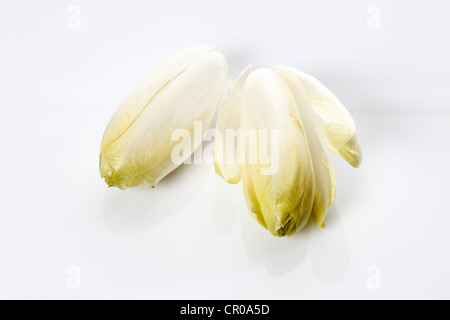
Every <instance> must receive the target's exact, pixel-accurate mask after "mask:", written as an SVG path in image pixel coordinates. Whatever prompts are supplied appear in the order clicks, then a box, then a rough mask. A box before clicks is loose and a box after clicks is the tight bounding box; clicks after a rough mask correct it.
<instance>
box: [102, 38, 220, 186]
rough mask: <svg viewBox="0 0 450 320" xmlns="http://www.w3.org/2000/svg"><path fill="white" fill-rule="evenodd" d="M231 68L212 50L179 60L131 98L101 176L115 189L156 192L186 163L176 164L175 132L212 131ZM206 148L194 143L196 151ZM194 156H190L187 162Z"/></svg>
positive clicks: (111, 134) (113, 131)
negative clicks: (199, 126)
mask: <svg viewBox="0 0 450 320" xmlns="http://www.w3.org/2000/svg"><path fill="white" fill-rule="evenodd" d="M226 69H227V67H226V62H225V59H224V57H223V55H222V54H220V53H218V52H216V51H215V49H214V48H213V47H211V46H196V47H192V48H189V49H186V50H184V51H182V52H179V53H177V54H174V55H172V56H170V57H169V58H167V59H166V60H165V61H163V62H162V63H161V64H159V65H158V66H157V67H155V68H154V69H153V70H152V71H151V72H150V73H149V74H148V75H147V76H146V77H145V78H144V79H143V80H142V81H141V82H140V83H139V84H138V85H137V86H136V87H135V88H134V89H133V90H132V91H131V92H130V93H129V94H128V96H127V97H126V98H125V100H124V101H123V102H122V104H121V105H120V106H119V108H118V110H117V111H116V112H115V114H114V115H113V117H112V119H111V121H110V122H109V124H108V126H107V128H106V130H105V133H104V136H103V141H102V143H101V151H100V174H101V177H102V178H104V179H105V181H106V183H107V184H108V185H109V186H116V187H119V188H120V189H125V188H129V187H133V186H137V185H148V186H155V185H156V184H157V183H158V181H160V180H161V179H162V178H164V177H165V176H166V175H167V174H169V173H170V172H171V171H173V170H174V169H175V168H176V167H177V166H178V165H179V164H180V163H174V161H172V158H171V152H172V148H173V147H174V146H175V145H176V144H178V143H179V142H178V141H172V139H171V135H172V133H173V132H174V130H177V129H184V130H188V131H189V132H193V130H194V121H201V124H202V128H204V129H203V133H204V132H205V131H206V130H207V129H208V128H209V127H210V126H211V123H212V120H213V118H214V115H215V113H216V111H217V107H218V105H219V103H220V100H221V98H222V95H223V92H224V89H225V82H226ZM200 143H201V141H194V142H193V148H192V150H195V148H196V147H197V146H198V145H199V144H200ZM189 156H190V155H189V154H188V155H186V158H187V157H189Z"/></svg>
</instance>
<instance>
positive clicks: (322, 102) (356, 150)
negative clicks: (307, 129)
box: [277, 66, 362, 167]
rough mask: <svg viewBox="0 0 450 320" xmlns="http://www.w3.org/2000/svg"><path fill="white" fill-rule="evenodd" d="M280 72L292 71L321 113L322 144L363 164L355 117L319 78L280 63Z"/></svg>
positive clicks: (334, 152)
mask: <svg viewBox="0 0 450 320" xmlns="http://www.w3.org/2000/svg"><path fill="white" fill-rule="evenodd" d="M277 69H278V70H279V71H280V72H281V71H286V72H291V73H292V74H293V75H295V76H296V77H297V78H298V79H299V81H300V82H301V84H302V86H303V88H304V90H305V92H306V95H307V96H308V99H309V101H310V103H311V105H312V107H313V109H314V111H315V112H316V113H317V114H318V115H319V116H320V118H321V120H322V123H321V124H320V123H317V124H316V125H318V126H319V127H320V129H319V131H320V135H321V139H322V141H323V143H324V144H325V145H326V146H327V148H328V149H329V150H330V152H332V153H333V154H335V155H338V156H341V157H342V158H344V159H345V160H346V161H347V162H348V163H350V164H351V165H352V166H353V167H358V166H359V165H360V163H361V157H362V154H361V146H360V145H359V141H358V136H357V134H356V128H355V123H354V121H353V118H352V116H351V115H350V113H349V112H348V110H347V109H346V108H345V107H344V105H343V104H342V103H341V102H340V101H339V99H338V98H337V97H336V96H335V95H334V94H333V93H332V92H331V91H330V90H329V89H328V88H327V87H325V86H324V85H323V84H322V83H321V82H320V81H319V80H317V79H316V78H314V77H312V76H311V75H309V74H306V73H304V72H302V71H300V70H297V69H295V68H291V67H286V66H278V67H277Z"/></svg>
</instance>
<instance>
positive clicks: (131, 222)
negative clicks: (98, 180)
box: [104, 164, 211, 234]
mask: <svg viewBox="0 0 450 320" xmlns="http://www.w3.org/2000/svg"><path fill="white" fill-rule="evenodd" d="M210 170H211V168H210V167H208V166H202V165H186V164H182V165H181V166H180V167H178V168H177V169H176V170H174V171H173V172H171V173H170V174H169V175H168V176H166V177H165V178H164V179H163V180H161V182H159V183H158V184H157V185H156V186H155V188H153V189H152V188H150V187H135V188H130V189H126V190H119V189H118V188H108V190H107V191H106V194H105V200H104V204H105V205H104V217H105V223H106V226H107V228H108V230H109V231H110V232H111V233H113V234H125V233H133V232H138V231H142V230H145V229H148V228H151V227H152V226H154V225H157V224H159V223H161V222H163V221H165V220H167V219H168V218H169V217H171V216H173V215H174V214H176V213H177V212H179V211H180V210H181V209H183V208H184V207H185V206H186V205H187V204H188V203H189V202H190V201H191V199H192V198H193V197H194V196H195V194H196V193H197V192H198V190H200V188H201V187H202V186H203V184H204V183H205V182H206V181H207V179H208V176H209V175H210V174H211V172H210Z"/></svg>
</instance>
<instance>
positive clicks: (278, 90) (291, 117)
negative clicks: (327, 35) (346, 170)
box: [214, 67, 361, 236]
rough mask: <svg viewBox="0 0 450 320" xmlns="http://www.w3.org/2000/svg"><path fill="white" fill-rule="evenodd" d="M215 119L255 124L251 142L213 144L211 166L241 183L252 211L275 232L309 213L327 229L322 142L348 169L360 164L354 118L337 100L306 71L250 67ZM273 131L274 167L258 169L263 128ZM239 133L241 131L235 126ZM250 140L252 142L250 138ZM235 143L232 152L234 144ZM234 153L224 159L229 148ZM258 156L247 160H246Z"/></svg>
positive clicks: (328, 170) (328, 169)
mask: <svg viewBox="0 0 450 320" xmlns="http://www.w3.org/2000/svg"><path fill="white" fill-rule="evenodd" d="M228 91H229V92H228V96H227V98H226V99H225V101H224V103H223V105H222V107H221V109H220V111H219V116H218V120H217V130H219V131H221V132H226V131H227V130H230V129H234V130H237V129H240V130H244V132H248V131H249V130H253V131H254V132H255V135H256V136H257V140H254V141H253V142H251V141H247V140H243V139H241V140H240V141H241V145H240V146H239V148H240V149H239V150H238V149H237V148H236V146H235V145H230V144H229V143H227V142H229V141H223V142H222V143H216V145H215V159H214V161H215V169H216V172H217V173H218V174H219V175H220V176H222V177H223V178H224V179H225V180H226V181H227V182H229V183H237V182H239V181H240V180H241V178H242V182H243V189H244V195H245V199H246V201H247V206H248V208H249V211H250V213H251V214H252V215H253V216H254V217H255V218H256V219H257V220H258V221H259V223H260V224H261V225H263V226H264V227H265V228H267V229H268V230H269V231H270V232H271V233H272V234H273V235H276V236H284V235H292V234H293V233H294V232H295V231H296V230H298V229H301V228H302V227H303V226H304V225H305V224H306V222H307V221H308V219H309V218H310V217H312V218H313V219H314V220H315V222H316V223H317V224H318V225H319V226H321V227H322V228H325V222H324V220H325V217H326V214H327V212H328V209H329V208H330V206H331V204H332V203H333V201H334V198H335V177H334V170H333V167H332V166H331V163H330V161H329V159H328V156H327V153H326V152H325V150H324V146H326V147H327V148H328V150H329V151H330V152H331V153H333V154H335V155H338V156H341V157H343V158H344V159H345V160H346V161H347V162H348V163H350V164H351V165H352V166H354V167H358V166H359V165H360V162H361V148H360V145H359V142H358V138H357V134H356V129H355V124H354V122H353V119H352V117H351V115H350V114H349V112H348V111H347V110H346V109H345V107H344V106H343V105H342V103H341V102H340V101H339V100H338V99H337V98H336V97H335V96H334V95H333V93H331V92H330V90H328V89H327V88H326V87H325V86H324V85H323V84H321V83H320V82H319V81H318V80H317V79H315V78H313V77H312V76H310V75H308V74H305V73H303V72H301V71H299V70H296V69H293V68H289V67H277V68H276V71H274V70H272V69H259V70H256V71H254V72H251V67H248V68H247V69H246V70H244V71H243V72H242V74H241V75H240V76H239V77H238V79H237V81H236V82H235V83H230V85H229V88H228ZM267 130H270V131H273V130H276V131H277V132H278V133H279V134H278V137H279V139H278V141H266V142H265V143H269V144H270V145H271V146H275V145H276V148H272V149H271V154H270V156H274V155H275V153H277V154H276V155H277V159H278V161H279V164H278V170H277V171H276V172H273V173H271V174H266V173H264V171H263V169H264V166H265V162H264V161H263V159H261V153H260V152H258V149H260V148H261V143H264V141H263V140H265V139H263V138H264V137H267V134H264V137H263V136H262V134H263V133H264V132H265V131H267ZM241 133H242V132H241ZM251 143H254V144H255V143H256V144H258V146H257V147H252V146H251V145H250V144H251ZM233 148H234V150H233ZM230 152H237V153H238V154H239V155H240V157H239V158H235V159H234V161H230V158H227V157H226V155H227V153H230ZM252 158H253V159H256V161H253V162H252V161H250V160H251V159H252Z"/></svg>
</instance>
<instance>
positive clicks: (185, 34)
mask: <svg viewBox="0 0 450 320" xmlns="http://www.w3.org/2000/svg"><path fill="white" fill-rule="evenodd" d="M73 5H74V6H75V7H71V6H73ZM372 5H375V7H374V6H372ZM74 8H75V9H74ZM78 10H79V13H80V16H79V18H80V19H79V27H80V28H79V29H78V28H76V27H77V21H75V24H74V20H73V19H74V18H75V19H76V12H77V11H78ZM74 14H75V17H74ZM378 26H379V27H381V28H380V29H378V28H377V27H378ZM449 41H450V2H448V1H444V0H442V1H437V0H429V1H413V0H408V1H405V0H403V1H401V0H398V1H380V0H371V1H361V0H358V1H356V0H354V1H350V0H346V1H332V0H329V1H323V0H322V1H317V0H315V1H298V0H297V1H285V0H277V1H262V0H261V1H243V0H227V1H211V0H204V1H198V0H190V1H181V0H180V1H123V2H119V1H99V0H97V1H86V0H83V1H81V0H71V1H60V0H58V1H56V0H54V1H31V0H30V1H2V2H1V4H0V146H1V157H0V168H1V182H0V297H1V298H63V299H72V298H74V299H78V298H188V299H189V298H235V299H241V298H246V299H279V298H285V299H298V298H362V299H365V298H375V299H378V298H450V290H449V285H450V275H449V269H450V256H449V249H450V234H449V225H450V216H449V214H450V210H449V208H448V203H449V202H448V200H449V197H450V191H449V190H450V188H449V181H450V170H449V163H450V151H449V141H448V138H449V137H450V59H449V57H450V43H449ZM195 44H212V45H215V46H216V48H217V50H218V51H220V52H222V53H223V54H224V55H225V57H226V58H227V62H228V66H229V77H230V78H231V79H235V78H236V76H237V75H238V74H239V72H240V71H241V70H242V69H243V68H244V67H245V66H246V65H247V64H249V63H251V62H255V67H266V66H271V65H276V64H285V65H290V66H292V67H296V68H299V69H301V70H304V71H306V72H308V73H311V74H312V75H314V76H316V77H317V78H319V79H320V80H321V81H322V82H323V83H324V84H326V85H327V86H328V87H329V88H330V89H331V90H332V91H334V92H335V93H336V95H337V96H338V97H339V98H340V99H341V100H342V101H343V102H344V104H345V105H346V106H347V107H348V109H349V110H350V112H351V113H352V115H353V116H354V119H355V122H356V125H357V129H358V133H359V137H360V141H361V145H362V148H363V162H362V166H361V168H359V169H353V168H351V167H350V166H349V165H348V164H347V163H345V162H344V161H343V160H342V159H338V158H335V157H332V161H333V163H334V166H335V169H336V179H337V197H336V200H335V203H334V205H333V207H332V208H331V210H330V213H329V216H328V218H327V225H328V227H327V229H326V230H324V231H323V230H320V229H319V228H318V227H316V226H315V225H312V224H310V225H308V226H307V227H306V228H305V229H304V230H303V231H301V232H298V233H296V234H295V235H293V236H292V237H290V238H276V237H273V236H271V235H270V234H269V233H268V232H267V231H266V230H264V229H263V228H262V227H260V226H259V225H258V224H257V223H256V222H255V221H254V220H253V219H252V218H251V216H250V215H249V214H248V212H247V208H246V205H245V202H244V198H243V194H242V190H241V185H238V186H232V185H227V184H225V183H224V182H223V181H222V180H221V179H219V177H217V176H216V175H214V172H213V168H212V165H210V164H209V165H208V164H204V165H185V166H183V167H181V168H180V169H178V170H176V171H175V172H173V173H172V174H171V175H169V176H168V177H167V178H166V179H164V180H163V181H162V182H161V183H160V184H158V185H157V187H156V188H155V189H153V190H151V189H147V188H134V189H130V190H126V191H120V190H118V189H114V188H109V189H108V188H107V186H106V184H105V183H104V181H102V180H101V179H100V176H99V173H98V153H99V148H100V141H101V138H102V134H103V130H104V129H105V127H106V124H107V122H108V121H109V119H110V117H111V115H112V113H113V112H114V110H115V108H116V107H117V106H118V104H119V103H120V101H121V99H122V98H123V97H124V96H125V95H126V93H127V92H128V91H129V90H130V89H131V88H132V87H133V86H134V85H135V84H136V83H137V82H138V81H139V80H140V78H141V77H142V76H143V75H145V74H146V73H147V72H148V71H149V70H150V69H151V68H152V67H153V66H155V65H156V64H157V63H158V62H160V61H161V60H163V59H164V58H165V57H167V56H168V55H170V54H172V53H174V52H177V51H179V50H181V49H184V48H185V47H188V46H191V45H195ZM77 280H79V283H78V282H77ZM78 284H79V286H78Z"/></svg>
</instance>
